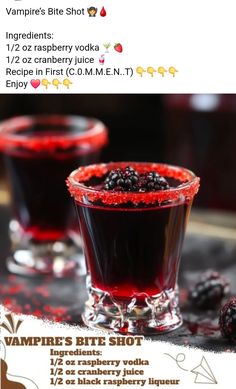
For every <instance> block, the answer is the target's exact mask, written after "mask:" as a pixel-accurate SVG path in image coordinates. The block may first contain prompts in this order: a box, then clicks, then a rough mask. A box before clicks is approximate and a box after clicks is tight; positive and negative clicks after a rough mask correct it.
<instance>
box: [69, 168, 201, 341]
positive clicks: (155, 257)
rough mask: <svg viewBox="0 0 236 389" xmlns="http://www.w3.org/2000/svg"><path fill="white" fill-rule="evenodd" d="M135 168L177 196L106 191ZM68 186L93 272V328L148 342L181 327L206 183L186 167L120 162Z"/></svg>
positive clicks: (74, 178) (85, 172)
mask: <svg viewBox="0 0 236 389" xmlns="http://www.w3.org/2000/svg"><path fill="white" fill-rule="evenodd" d="M127 166H130V167H132V168H133V169H135V171H136V172H138V174H142V175H143V174H148V172H156V173H158V174H159V175H161V176H162V177H164V178H165V179H166V180H167V182H168V183H169V185H170V188H169V189H166V190H158V191H148V192H143V191H136V192H132V191H128V190H127V191H126V190H122V191H121V190H119V188H116V189H114V190H105V189H104V182H105V180H106V178H107V177H108V174H109V173H110V172H112V174H113V173H114V172H115V174H116V171H117V169H121V170H122V169H124V168H125V167H127ZM67 185H68V188H69V191H70V193H71V195H72V196H73V197H74V199H75V203H76V207H77V210H78V216H79V223H80V230H81V234H82V238H83V241H84V253H85V259H86V265H87V269H88V276H87V279H88V293H89V299H88V301H87V302H86V306H85V311H84V314H83V320H84V322H85V324H87V325H88V326H89V327H94V328H100V329H108V330H111V331H115V332H119V333H122V334H126V333H130V334H143V335H152V334H157V333H162V332H166V331H170V330H173V329H175V328H177V327H179V326H180V325H181V323H182V317H181V313H180V309H179V304H178V284H177V279H178V269H179V263H180V257H181V250H182V244H183V239H184V234H185V228H186V224H187V220H188V216H189V214H190V210H191V205H192V201H193V198H194V196H195V194H196V193H197V191H198V188H199V178H198V177H196V176H195V175H194V173H192V172H191V171H189V170H187V169H185V168H182V167H175V166H170V165H164V164H158V163H137V162H134V163H133V162H118V163H108V164H98V165H90V166H86V167H81V168H79V169H77V170H75V171H73V172H72V173H71V174H70V176H69V177H68V180H67Z"/></svg>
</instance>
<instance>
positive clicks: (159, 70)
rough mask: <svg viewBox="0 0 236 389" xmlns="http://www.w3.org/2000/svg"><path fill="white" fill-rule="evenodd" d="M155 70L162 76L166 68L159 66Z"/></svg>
mask: <svg viewBox="0 0 236 389" xmlns="http://www.w3.org/2000/svg"><path fill="white" fill-rule="evenodd" d="M157 71H158V73H160V74H161V76H162V77H164V75H165V73H166V72H167V70H166V69H165V68H164V67H163V66H159V68H158V69H157Z"/></svg>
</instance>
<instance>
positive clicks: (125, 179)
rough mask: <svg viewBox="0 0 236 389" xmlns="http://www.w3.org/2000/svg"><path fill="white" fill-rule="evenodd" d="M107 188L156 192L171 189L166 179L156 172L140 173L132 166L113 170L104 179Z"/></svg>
mask: <svg viewBox="0 0 236 389" xmlns="http://www.w3.org/2000/svg"><path fill="white" fill-rule="evenodd" d="M104 189H105V190H114V191H123V192H124V191H129V192H152V191H153V192H154V191H157V190H163V189H169V184H168V182H167V181H166V179H165V178H164V177H162V176H160V175H159V174H158V173H156V172H148V173H145V174H139V173H138V172H137V171H136V170H135V169H134V168H132V167H131V166H127V167H126V168H125V169H115V170H111V171H110V172H109V174H108V175H107V177H106V179H105V181H104Z"/></svg>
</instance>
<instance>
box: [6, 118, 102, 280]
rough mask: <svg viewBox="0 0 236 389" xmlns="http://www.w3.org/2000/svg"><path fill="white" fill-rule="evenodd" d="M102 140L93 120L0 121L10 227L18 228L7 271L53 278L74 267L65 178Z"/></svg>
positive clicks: (94, 157) (90, 159)
mask: <svg viewBox="0 0 236 389" xmlns="http://www.w3.org/2000/svg"><path fill="white" fill-rule="evenodd" d="M106 142H107V131H106V129H105V126H104V125H103V124H102V123H101V122H99V121H97V120H95V119H88V118H83V117H64V116H39V117H20V118H15V119H11V120H8V121H5V122H2V123H1V125H0V148H1V150H2V151H3V152H4V159H5V163H6V168H7V172H8V176H9V181H10V187H11V195H12V211H13V219H14V222H11V224H10V225H11V226H13V228H12V229H15V228H16V227H17V228H16V230H17V231H15V232H14V233H13V234H12V236H13V240H14V242H15V243H16V247H15V248H14V253H13V255H12V257H11V258H10V259H9V260H8V266H9V268H10V270H12V271H14V272H20V273H23V274H38V273H54V274H56V275H58V276H62V275H65V274H67V273H70V274H71V273H72V272H73V271H74V270H75V268H76V267H77V261H76V260H75V259H76V254H75V253H76V250H75V246H74V244H73V242H72V240H71V232H73V231H75V229H74V226H75V223H74V212H73V211H74V210H73V207H72V206H71V201H70V197H69V196H68V192H67V190H66V188H65V179H66V177H67V176H68V174H69V172H70V171H71V170H73V169H75V168H76V167H78V166H82V165H85V164H88V163H94V162H96V161H98V159H99V155H100V151H101V148H102V147H103V146H104V145H105V144H106ZM16 232H17V233H16ZM74 235H75V234H74ZM16 236H17V239H18V242H16Z"/></svg>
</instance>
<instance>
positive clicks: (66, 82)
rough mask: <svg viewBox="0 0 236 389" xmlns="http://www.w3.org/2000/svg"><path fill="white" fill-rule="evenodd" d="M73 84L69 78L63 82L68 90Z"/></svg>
mask: <svg viewBox="0 0 236 389" xmlns="http://www.w3.org/2000/svg"><path fill="white" fill-rule="evenodd" d="M71 84H72V82H71V81H70V80H69V79H68V78H65V79H64V80H63V85H65V86H66V87H67V89H69V88H70V85H71Z"/></svg>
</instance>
